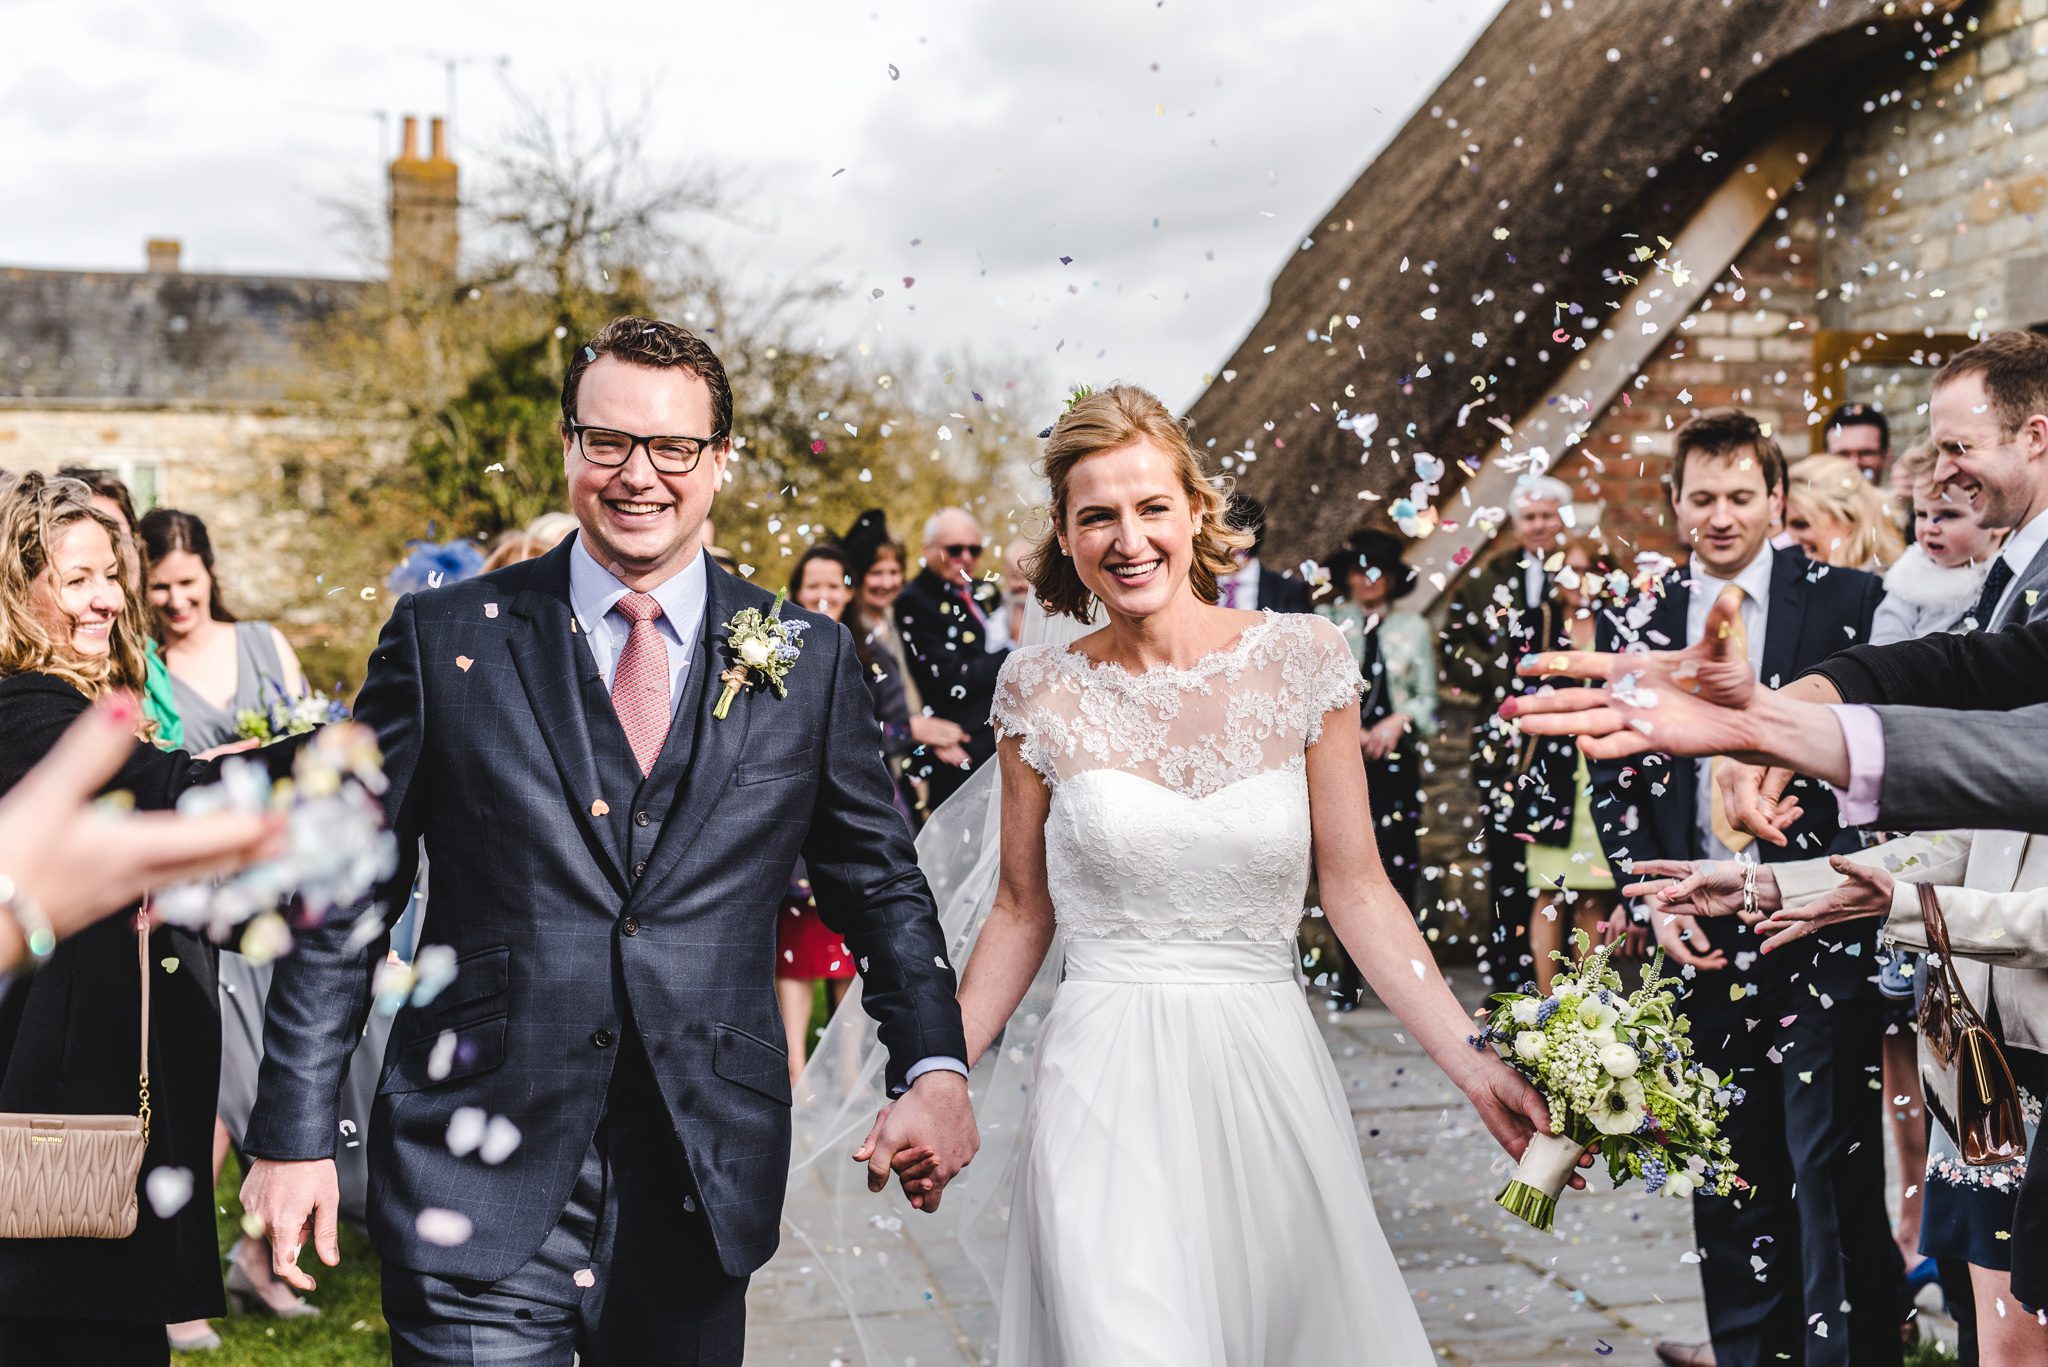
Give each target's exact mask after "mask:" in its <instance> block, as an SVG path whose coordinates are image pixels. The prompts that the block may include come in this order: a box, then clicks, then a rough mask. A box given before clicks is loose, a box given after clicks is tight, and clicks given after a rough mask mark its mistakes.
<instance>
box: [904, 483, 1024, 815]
mask: <svg viewBox="0 0 2048 1367" xmlns="http://www.w3.org/2000/svg"><path fill="white" fill-rule="evenodd" d="M981 552H982V541H981V527H980V525H979V524H978V523H976V522H975V520H974V516H973V514H971V513H969V512H967V511H966V510H965V509H963V508H945V509H942V510H940V511H939V512H936V513H934V514H932V516H931V517H930V518H929V519H928V520H927V521H926V522H925V527H924V568H923V569H922V570H921V571H919V572H918V576H917V578H915V579H913V580H911V581H910V582H909V583H908V584H905V585H904V586H903V591H902V592H901V593H899V594H897V595H896V602H895V603H894V605H893V606H894V609H895V613H896V629H897V632H898V634H899V635H900V636H901V637H902V639H903V646H904V649H905V650H907V651H908V652H909V654H910V666H911V669H912V670H913V671H914V672H915V674H916V684H917V691H918V693H919V695H920V696H922V697H923V699H924V704H925V706H926V707H927V708H928V709H930V711H931V713H932V714H933V715H934V716H938V717H943V718H945V719H946V720H947V721H950V722H952V723H954V724H955V725H957V726H959V727H960V728H961V729H962V730H963V731H965V732H966V733H967V745H966V750H967V764H966V765H965V766H960V765H953V764H945V763H940V762H937V760H936V756H931V757H927V758H926V760H925V762H924V763H923V764H921V765H920V766H919V773H918V777H920V778H926V779H929V781H930V784H931V789H930V793H931V797H930V804H931V806H933V807H937V806H938V805H939V804H940V803H941V802H944V801H945V800H946V799H947V798H949V797H951V796H952V795H953V793H954V791H955V790H956V789H957V788H959V786H960V785H961V784H962V783H965V782H966V781H967V775H968V773H969V772H971V771H972V770H973V769H975V768H977V767H979V766H980V765H982V764H983V763H985V762H987V761H988V760H989V759H990V758H991V757H992V756H994V754H995V752H996V733H995V728H994V727H992V726H990V725H989V720H988V714H989V708H990V707H991V706H992V705H993V704H994V702H995V694H996V675H997V674H999V673H1001V672H1002V668H1003V661H1004V660H1005V659H1007V658H1008V657H1009V653H1010V649H1009V648H1010V642H1009V641H1008V640H1007V638H1006V633H1005V631H1004V628H1003V626H1002V622H1003V611H1002V606H1003V605H1002V586H1001V585H999V584H984V583H981V582H979V581H978V580H977V579H976V577H975V566H976V565H977V564H979V563H980V560H981Z"/></svg>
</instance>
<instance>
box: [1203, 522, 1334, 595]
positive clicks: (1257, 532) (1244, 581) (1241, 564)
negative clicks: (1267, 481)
mask: <svg viewBox="0 0 2048 1367" xmlns="http://www.w3.org/2000/svg"><path fill="white" fill-rule="evenodd" d="M1223 520H1224V521H1225V522H1227V523H1229V524H1230V526H1231V527H1232V528H1233V529H1234V530H1236V531H1240V532H1250V533H1251V535H1252V548H1251V550H1250V551H1240V552H1238V556H1239V559H1238V562H1237V571H1236V573H1234V574H1227V575H1225V576H1224V577H1223V578H1222V579H1221V580H1219V581H1218V583H1217V585H1216V587H1217V591H1218V592H1219V593H1220V594H1221V595H1222V597H1221V599H1220V600H1219V601H1220V602H1221V603H1222V604H1223V606H1224V607H1227V608H1256V609H1259V610H1261V611H1264V610H1266V609H1268V608H1270V609H1271V610H1272V611H1274V612H1313V611H1314V610H1315V609H1314V608H1313V606H1311V604H1310V603H1309V597H1308V585H1307V584H1305V583H1303V582H1302V581H1301V580H1299V579H1290V578H1288V577H1287V576H1286V575H1284V574H1282V573H1280V571H1278V570H1276V569H1273V568H1271V567H1270V566H1268V565H1267V564H1266V563H1265V562H1264V561H1262V560H1260V559H1259V552H1260V551H1262V550H1264V549H1265V548H1266V505H1265V504H1263V503H1261V502H1259V501H1258V500H1257V499H1255V498H1253V497H1252V496H1251V495H1250V494H1232V495H1231V496H1230V503H1229V504H1228V506H1226V507H1225V509H1224V511H1223Z"/></svg>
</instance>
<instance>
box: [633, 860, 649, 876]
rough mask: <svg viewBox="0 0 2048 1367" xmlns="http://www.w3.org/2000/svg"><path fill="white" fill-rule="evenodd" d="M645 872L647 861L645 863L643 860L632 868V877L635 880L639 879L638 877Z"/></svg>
mask: <svg viewBox="0 0 2048 1367" xmlns="http://www.w3.org/2000/svg"><path fill="white" fill-rule="evenodd" d="M646 872H647V861H646V860H645V859H643V860H641V861H640V862H639V863H637V864H635V865H634V866H633V876H634V877H635V878H638V877H640V876H641V875H642V874H644V873H646Z"/></svg>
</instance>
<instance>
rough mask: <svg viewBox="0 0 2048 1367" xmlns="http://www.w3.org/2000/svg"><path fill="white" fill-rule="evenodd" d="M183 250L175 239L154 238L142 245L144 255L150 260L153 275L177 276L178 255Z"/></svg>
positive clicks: (150, 270) (150, 271)
mask: <svg viewBox="0 0 2048 1367" xmlns="http://www.w3.org/2000/svg"><path fill="white" fill-rule="evenodd" d="M180 250H182V249H181V247H180V245H179V243H178V239H177V238H175V237H152V238H150V239H149V240H148V241H146V242H144V243H143V244H142V251H143V254H144V255H145V256H146V257H148V258H149V273H150V274H151V275H176V274H177V273H178V253H179V251H180Z"/></svg>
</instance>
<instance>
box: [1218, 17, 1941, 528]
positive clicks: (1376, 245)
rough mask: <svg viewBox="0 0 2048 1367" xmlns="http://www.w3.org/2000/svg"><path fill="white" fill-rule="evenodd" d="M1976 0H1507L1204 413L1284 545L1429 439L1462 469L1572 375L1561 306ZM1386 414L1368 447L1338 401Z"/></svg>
mask: <svg viewBox="0 0 2048 1367" xmlns="http://www.w3.org/2000/svg"><path fill="white" fill-rule="evenodd" d="M1953 4H1954V0H1944V2H1943V3H1939V4H1936V5H1934V6H1933V7H1932V9H1933V17H1932V18H1928V19H1926V20H1922V19H1920V18H1918V17H1917V16H1915V15H1907V14H1906V13H1905V11H1907V10H1908V9H1911V10H1913V11H1916V12H1917V11H1919V10H1920V9H1921V5H1920V4H1917V3H1916V4H1913V5H1911V6H1907V5H1904V4H1900V5H1897V6H1896V7H1895V8H1896V10H1897V11H1898V12H1899V13H1898V14H1896V15H1892V16H1887V15H1886V14H1885V12H1884V11H1885V8H1886V7H1885V4H1884V3H1883V0H1834V3H1832V4H1828V5H1825V6H1822V5H1820V4H1815V3H1812V0H1803V2H1800V3H1793V2H1792V0H1687V3H1680V4H1662V3H1647V2H1646V0H1577V3H1575V4H1573V3H1567V0H1508V3H1507V5H1506V7H1505V8H1504V9H1503V10H1502V11H1501V13H1500V15H1499V16H1498V17H1497V18H1496V19H1495V20H1494V22H1493V23H1492V25H1491V26H1489V27H1488V28H1487V30H1486V31H1485V32H1484V33H1483V34H1481V35H1480V37H1479V40H1478V41H1477V42H1476V43H1474V44H1473V46H1472V48H1471V50H1470V51H1468V52H1467V53H1466V54H1465V56H1464V58H1463V60H1461V61H1460V62H1459V63H1458V65H1457V67H1456V69H1455V70H1453V71H1452V72H1451V74H1450V75H1449V76H1448V77H1446V78H1445V80H1444V81H1443V83H1442V84H1441V85H1440V86H1438V87H1437V89H1436V91H1435V93H1434V94H1432V95H1431V96H1430V98H1429V99H1428V101H1427V102H1425V104H1424V105H1423V106H1422V108H1421V109H1420V110H1418V111H1417V112H1416V113H1415V114H1414V116H1413V117H1411V118H1410V119H1409V121H1408V123H1407V125H1406V126H1405V127H1404V128H1403V129H1402V130H1401V132H1400V133H1399V134H1398V135H1397V136H1396V137H1395V138H1394V139H1393V141H1392V142H1391V143H1389V144H1388V145H1387V147H1386V149H1385V150H1384V151H1383V152H1381V153H1380V155H1379V156H1378V157H1377V158H1375V159H1374V160H1373V162H1372V164H1371V165H1370V166H1368V167H1367V168H1366V170H1365V172H1364V174H1363V175H1361V176H1360V177H1359V179H1358V181H1357V183H1355V184H1354V185H1352V186H1351V188H1350V189H1348V190H1347V191H1345V193H1344V194H1343V195H1342V196H1341V197H1340V198H1339V199H1338V200H1337V202H1336V203H1335V204H1333V205H1332V206H1331V207H1330V209H1329V211H1328V212H1326V213H1325V214H1323V215H1322V216H1321V217H1320V219H1319V220H1318V221H1317V222H1316V223H1315V224H1313V225H1310V227H1309V228H1308V230H1307V232H1306V233H1304V238H1305V240H1306V245H1304V246H1303V247H1302V248H1301V249H1300V250H1299V251H1297V252H1296V253H1294V254H1293V255H1292V256H1291V257H1290V258H1289V260H1288V261H1287V263H1286V265H1285V266H1284V267H1283V268H1282V269H1281V271H1280V273H1279V276H1278V278H1277V279H1275V280H1274V282H1273V288H1272V293H1271V300H1270V303H1269V305H1268V308H1267V310H1266V312H1265V314H1264V315H1263V316H1262V317H1261V318H1260V319H1259V321H1258V322H1257V323H1256V324H1255V325H1254V326H1253V328H1252V330H1251V333H1250V335H1249V336H1248V337H1246V338H1245V340H1244V342H1243V343H1242V344H1240V345H1239V346H1238V348H1237V350H1236V352H1235V353H1234V354H1233V355H1232V356H1231V358H1230V359H1229V361H1228V362H1227V363H1226V366H1225V368H1224V369H1223V370H1222V372H1221V373H1220V374H1219V376H1218V378H1217V380H1216V381H1215V382H1214V383H1213V384H1212V385H1211V386H1210V387H1209V389H1208V390H1207V391H1206V392H1205V393H1204V394H1203V395H1202V396H1201V398H1200V399H1198V400H1197V401H1196V403H1195V405H1194V407H1193V409H1192V410H1191V412H1190V416H1191V418H1192V419H1193V422H1194V428H1195V436H1196V439H1197V440H1198V441H1199V442H1204V443H1209V444H1211V446H1212V449H1213V450H1214V451H1215V452H1216V453H1217V454H1218V455H1221V456H1224V457H1225V458H1226V463H1227V464H1228V465H1230V466H1231V467H1232V468H1233V469H1235V470H1237V471H1238V472H1239V474H1240V480H1241V483H1242V485H1243V487H1244V488H1245V489H1247V490H1248V491H1249V492H1252V493H1254V494H1256V495H1258V496H1259V497H1261V498H1263V499H1264V500H1266V502H1267V504H1268V506H1269V509H1270V511H1271V514H1272V517H1271V522H1270V525H1271V527H1272V539H1273V547H1274V550H1273V552H1272V554H1273V557H1274V558H1275V559H1282V560H1285V559H1294V558H1298V557H1301V556H1309V555H1318V554H1321V553H1322V552H1323V551H1324V550H1325V548H1326V547H1327V546H1329V545H1331V544H1333V543H1334V542H1336V541H1337V540H1339V539H1341V538H1342V536H1343V535H1344V534H1345V533H1347V532H1348V531H1350V530H1351V529H1352V528H1353V527H1354V526H1356V525H1357V524H1358V523H1359V522H1360V521H1361V520H1362V519H1363V517H1364V516H1365V515H1366V513H1367V512H1368V511H1369V508H1370V507H1371V506H1372V505H1368V504H1366V503H1362V502H1360V501H1359V500H1358V493H1359V491H1360V490H1361V489H1363V488H1370V489H1373V490H1375V491H1377V492H1380V493H1383V494H1386V495H1387V496H1388V497H1389V498H1391V497H1394V496H1396V495H1398V494H1399V493H1401V492H1404V491H1405V490H1406V489H1407V487H1408V485H1409V483H1410V482H1411V481H1412V480H1413V479H1414V478H1415V476H1414V473H1413V471H1412V469H1411V467H1410V465H1409V462H1408V455H1409V453H1412V452H1415V451H1428V452H1431V453H1433V454H1434V455H1436V456H1438V457H1439V458H1441V459H1442V460H1443V461H1444V463H1445V464H1446V466H1447V467H1448V468H1449V473H1448V474H1447V476H1446V478H1445V480H1444V484H1445V487H1446V488H1447V489H1448V488H1450V487H1452V486H1453V485H1454V484H1455V483H1457V482H1458V481H1459V479H1460V478H1461V476H1460V463H1461V462H1465V463H1466V466H1465V468H1467V469H1470V468H1472V467H1473V466H1475V465H1476V463H1477V461H1478V460H1480V459H1483V458H1484V457H1485V456H1486V455H1487V454H1488V453H1489V452H1490V451H1492V450H1494V449H1497V443H1498V440H1499V438H1500V435H1501V434H1500V433H1499V431H1497V430H1496V429H1494V428H1493V427H1491V426H1489V425H1487V423H1486V419H1487V418H1488V417H1499V418H1503V419H1505V420H1507V421H1510V422H1512V421H1515V420H1516V419H1518V418H1519V417H1520V416H1521V415H1522V414H1523V413H1524V412H1525V411H1526V410H1527V409H1528V407H1529V406H1530V405H1531V404H1533V403H1535V402H1537V401H1539V400H1540V399H1541V397H1542V396H1543V395H1544V393H1545V392H1546V390H1548V389H1549V388H1550V387H1551V386H1552V385H1553V384H1555V383H1556V382H1557V381H1558V380H1559V378H1560V376H1561V375H1562V374H1563V372H1564V370H1565V367H1566V365H1567V363H1568V361H1569V360H1570V358H1571V356H1572V354H1573V353H1572V352H1571V351H1570V349H1569V347H1568V346H1563V345H1558V344H1556V343H1554V342H1553V341H1552V340H1551V334H1552V332H1553V330H1554V329H1556V328H1557V327H1559V326H1560V322H1559V320H1558V318H1557V317H1556V313H1555V311H1556V310H1557V309H1559V308H1569V306H1571V305H1574V304H1577V305H1580V306H1582V308H1583V310H1584V313H1583V314H1581V315H1579V316H1575V317H1574V316H1567V317H1565V318H1564V319H1563V324H1564V325H1565V326H1567V327H1568V328H1569V329H1570V330H1571V331H1572V332H1573V333H1574V335H1578V334H1580V333H1581V332H1582V331H1583V330H1584V329H1585V328H1586V327H1587V326H1588V324H1589V323H1590V322H1591V320H1593V319H1598V318H1604V317H1605V316H1606V315H1608V314H1609V313H1610V312H1611V308H1612V301H1617V300H1619V299H1620V298H1621V297H1622V291H1623V289H1624V288H1625V286H1623V285H1621V284H1619V283H1617V282H1615V281H1614V280H1613V279H1612V275H1611V273H1612V272H1613V271H1615V270H1617V269H1619V268H1622V267H1623V266H1624V264H1625V263H1626V262H1627V261H1628V258H1629V253H1630V251H1631V250H1632V249H1633V248H1634V247H1636V246H1637V245H1639V244H1648V245H1651V246H1653V247H1654V246H1655V245H1656V237H1657V235H1658V234H1662V235H1664V236H1666V237H1676V236H1677V235H1678V234H1677V230H1678V229H1679V228H1680V227H1682V226H1683V225H1684V224H1685V223H1686V222H1687V220H1688V219H1689V218H1690V217H1691V215H1692V213H1693V211H1694V210H1695V209H1696V208H1697V207H1698V206H1699V204H1700V203H1701V202H1702V201H1703V199H1704V198H1705V197H1706V196H1707V195H1708V194H1709V193H1710V192H1711V191H1712V190H1713V189H1714V187H1715V186H1716V185H1717V184H1719V183H1720V182H1721V181H1722V180H1723V179H1725V177H1726V176H1727V175H1728V173H1729V170H1730V168H1731V166H1732V165H1735V164H1737V162H1738V159H1740V158H1741V157H1743V156H1744V155H1745V154H1746V152H1747V151H1748V149H1749V148H1750V147H1751V146H1752V145H1753V144H1754V143H1755V142H1756V141H1757V140H1758V138H1759V137H1760V136H1761V135H1763V134H1765V133H1767V132H1768V131H1770V130H1771V129H1772V128H1774V127H1776V126H1779V125H1780V124H1782V123H1783V122H1784V121H1785V120H1787V119H1788V118H1791V117H1793V116H1795V115H1799V114H1811V113H1813V112H1815V111H1816V110H1818V111H1820V112H1823V113H1825V114H1827V115H1828V116H1829V117H1832V118H1840V117H1844V116H1846V115H1847V114H1849V113H1850V112H1851V111H1853V110H1855V109H1857V108H1859V107H1860V98H1861V97H1860V91H1861V89H1862V85H1863V77H1862V73H1861V72H1860V71H1859V70H1858V68H1861V67H1864V66H1866V65H1871V64H1875V63H1877V62H1878V61H1880V60H1882V61H1887V62H1889V63H1891V64H1892V66H1893V67H1894V69H1896V68H1897V67H1898V65H1899V64H1900V60H1901V57H1902V56H1913V55H1917V56H1919V57H1923V58H1924V57H1925V55H1926V47H1927V44H1926V43H1923V42H1921V41H1920V40H1919V35H1918V34H1916V32H1915V30H1916V28H1920V27H1921V26H1922V24H1923V23H1924V25H1925V27H1926V30H1927V31H1928V32H1931V33H1934V34H1942V35H1947V34H1950V33H1952V30H1947V29H1943V28H1940V27H1938V25H1939V16H1940V13H1941V12H1942V11H1944V10H1946V9H1949V8H1952V7H1953ZM1915 49H1917V50H1918V52H1917V54H1915V52H1914V50H1915ZM1633 269H1635V270H1638V271H1640V270H1644V269H1645V268H1644V267H1641V266H1635V267H1633ZM1361 353H1362V354H1361ZM1475 376H1476V377H1479V378H1480V379H1481V380H1482V381H1483V384H1484V387H1483V388H1481V387H1479V386H1476V385H1475V384H1474V382H1473V381H1474V377H1475ZM1347 386H1348V387H1349V389H1348V392H1347ZM1482 398H1483V399H1484V400H1485V402H1484V403H1483V404H1479V405H1477V406H1473V407H1469V411H1467V412H1465V413H1464V414H1463V425H1462V427H1461V425H1460V421H1461V412H1460V410H1461V409H1466V408H1468V406H1471V405H1474V404H1475V401H1476V400H1480V399H1482ZM1367 413H1370V414H1374V415H1377V419H1378V422H1377V429H1376V432H1375V433H1374V437H1373V441H1372V443H1371V446H1370V448H1369V453H1368V454H1367V456H1366V459H1365V461H1364V463H1363V465H1361V463H1360V456H1361V452H1367V451H1368V448H1367V447H1366V446H1365V445H1364V444H1363V443H1362V442H1361V439H1360V436H1359V434H1357V433H1356V432H1354V431H1351V430H1346V428H1345V427H1340V419H1345V420H1347V422H1348V421H1349V420H1353V419H1355V418H1356V416H1357V415H1360V414H1367ZM1236 452H1245V453H1248V454H1249V456H1250V460H1249V461H1248V462H1247V461H1245V460H1243V459H1242V458H1241V457H1238V458H1232V457H1231V455H1230V453H1236ZM1390 452H1393V453H1398V456H1396V455H1392V454H1390ZM1382 506H1383V505H1382Z"/></svg>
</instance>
